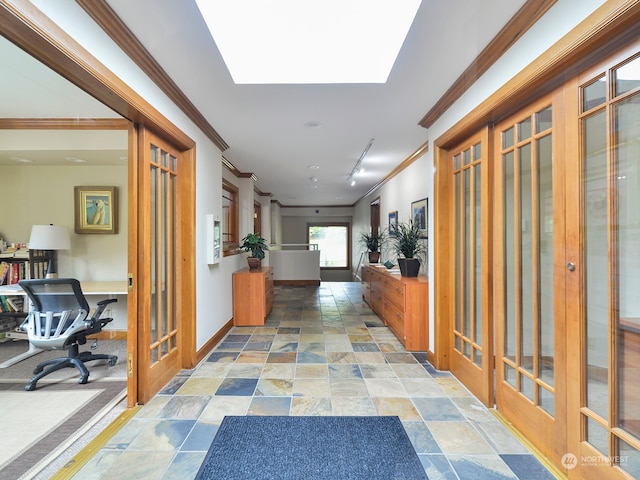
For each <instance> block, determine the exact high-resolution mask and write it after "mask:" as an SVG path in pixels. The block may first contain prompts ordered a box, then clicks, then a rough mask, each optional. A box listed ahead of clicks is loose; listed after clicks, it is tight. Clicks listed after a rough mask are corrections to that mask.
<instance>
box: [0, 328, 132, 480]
mask: <svg viewBox="0 0 640 480" xmlns="http://www.w3.org/2000/svg"><path fill="white" fill-rule="evenodd" d="M89 347H90V344H89V343H87V344H86V345H83V346H81V348H80V350H81V351H84V350H89V349H90V348H89ZM27 349H28V343H27V341H9V342H3V343H0V363H2V362H4V361H6V360H8V359H9V358H12V357H13V356H15V355H17V354H19V353H22V352H24V351H26V350H27ZM93 352H94V353H107V354H114V355H117V356H118V363H117V364H116V365H115V366H113V367H109V366H108V365H107V362H106V361H103V360H98V361H95V362H89V363H87V367H88V368H89V383H87V384H85V385H79V384H78V383H77V381H78V377H79V373H78V370H77V369H75V368H65V369H62V370H60V371H57V372H54V373H53V374H51V375H48V376H46V377H44V378H43V379H41V380H40V381H39V382H38V384H37V388H36V390H35V391H32V392H26V391H25V390H24V386H25V384H26V383H27V381H28V379H29V378H30V377H31V376H32V375H33V369H34V368H35V366H36V365H37V364H38V363H40V362H42V361H44V360H47V359H49V358H54V357H61V356H66V355H67V352H66V351H45V352H41V353H38V354H37V355H34V356H32V357H30V358H27V359H25V360H23V361H21V362H19V363H16V364H15V365H12V366H10V367H7V368H1V369H0V405H2V415H3V419H2V435H0V479H4V478H7V479H9V478H10V479H16V480H17V479H23V480H26V479H29V478H32V477H33V476H34V475H36V474H37V473H38V472H39V471H40V470H42V469H43V468H45V467H46V466H47V465H48V464H49V463H50V462H51V461H53V460H54V459H55V458H56V457H57V456H58V455H59V454H60V453H61V452H62V451H64V449H65V448H68V446H69V445H70V444H71V443H72V442H73V441H75V440H77V439H78V438H79V437H80V436H81V435H83V434H84V433H85V432H86V431H87V430H88V429H89V428H90V427H91V426H92V425H93V424H95V423H96V422H97V421H99V420H100V418H102V417H103V416H104V415H106V414H107V413H108V412H109V410H110V409H111V408H113V407H114V405H115V404H117V403H118V402H119V401H120V400H122V398H124V396H125V394H126V386H127V382H126V367H125V365H126V362H125V359H126V356H127V342H126V341H117V340H101V341H100V342H99V343H98V348H96V349H95V350H93Z"/></svg>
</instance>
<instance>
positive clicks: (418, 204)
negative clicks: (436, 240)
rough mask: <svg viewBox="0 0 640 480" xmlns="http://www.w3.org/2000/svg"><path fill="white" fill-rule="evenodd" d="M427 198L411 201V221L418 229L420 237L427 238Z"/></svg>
mask: <svg viewBox="0 0 640 480" xmlns="http://www.w3.org/2000/svg"><path fill="white" fill-rule="evenodd" d="M428 207H429V199H427V198H421V199H420V200H416V201H415V202H411V221H412V222H413V224H414V225H417V226H418V228H419V229H420V238H429V217H428V215H429V208H428Z"/></svg>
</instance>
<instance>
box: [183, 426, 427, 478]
mask: <svg viewBox="0 0 640 480" xmlns="http://www.w3.org/2000/svg"><path fill="white" fill-rule="evenodd" d="M214 478H220V479H222V478H224V479H225V480H255V479H256V478H265V479H278V480H300V479H303V480H320V479H323V480H324V479H340V480H378V479H380V480H382V479H384V480H421V479H426V478H427V475H426V473H425V471H424V468H423V467H422V464H421V463H420V459H419V458H418V455H417V454H416V451H415V450H414V448H413V446H412V445H411V441H410V440H409V437H408V436H407V434H406V432H405V430H404V428H403V426H402V422H400V419H399V418H398V417H392V416H387V417H281V416H273V417H270V416H249V417H235V416H228V417H224V419H223V421H222V423H221V424H220V428H219V429H218V432H217V434H216V436H215V438H214V439H213V442H212V444H211V447H210V448H209V451H208V452H207V454H206V456H205V459H204V462H203V463H202V465H201V467H200V470H199V471H198V475H197V476H196V479H197V480H205V479H214Z"/></svg>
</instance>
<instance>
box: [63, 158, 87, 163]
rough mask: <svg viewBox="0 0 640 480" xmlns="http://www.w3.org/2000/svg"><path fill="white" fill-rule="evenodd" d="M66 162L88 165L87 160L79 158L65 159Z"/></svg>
mask: <svg viewBox="0 0 640 480" xmlns="http://www.w3.org/2000/svg"><path fill="white" fill-rule="evenodd" d="M65 160H66V161H67V162H71V163H87V161H86V160H84V159H82V158H78V157H67V158H65Z"/></svg>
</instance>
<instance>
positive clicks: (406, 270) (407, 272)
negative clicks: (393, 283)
mask: <svg viewBox="0 0 640 480" xmlns="http://www.w3.org/2000/svg"><path fill="white" fill-rule="evenodd" d="M398 266H399V267H400V275H402V276H403V277H417V276H418V272H419V271H420V260H418V259H417V258H399V259H398Z"/></svg>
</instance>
